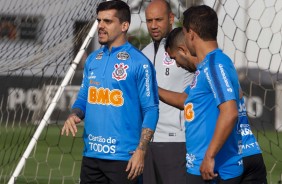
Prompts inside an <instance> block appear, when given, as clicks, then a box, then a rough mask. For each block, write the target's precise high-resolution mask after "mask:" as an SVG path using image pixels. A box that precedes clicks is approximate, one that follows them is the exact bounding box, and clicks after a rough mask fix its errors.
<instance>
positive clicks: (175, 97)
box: [158, 87, 188, 110]
mask: <svg viewBox="0 0 282 184" xmlns="http://www.w3.org/2000/svg"><path fill="white" fill-rule="evenodd" d="M158 91H159V98H160V100H161V101H162V102H164V103H166V104H168V105H171V106H173V107H175V108H178V109H180V110H183V109H184V102H185V100H186V98H187V96H188V95H187V94H186V93H184V92H183V93H178V92H174V91H169V90H166V89H163V88H160V87H159V88H158Z"/></svg>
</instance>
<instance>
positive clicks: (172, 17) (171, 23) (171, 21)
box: [168, 12, 174, 25]
mask: <svg viewBox="0 0 282 184" xmlns="http://www.w3.org/2000/svg"><path fill="white" fill-rule="evenodd" d="M168 18H169V23H170V25H173V23H174V14H173V13H172V12H170V13H169V17H168Z"/></svg>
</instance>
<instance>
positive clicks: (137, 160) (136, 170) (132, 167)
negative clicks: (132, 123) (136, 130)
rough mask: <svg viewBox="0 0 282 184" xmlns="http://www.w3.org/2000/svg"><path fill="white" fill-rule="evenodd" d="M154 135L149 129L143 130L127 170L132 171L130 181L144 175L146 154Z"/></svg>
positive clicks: (129, 176)
mask: <svg viewBox="0 0 282 184" xmlns="http://www.w3.org/2000/svg"><path fill="white" fill-rule="evenodd" d="M153 134H154V131H153V130H151V129H149V128H143V129H142V133H141V138H140V142H139V145H138V147H137V149H136V150H135V152H134V153H133V155H132V157H131V159H130V160H129V162H128V165H127V168H126V171H127V172H128V171H130V172H129V174H128V179H134V178H136V177H137V176H139V175H140V174H142V173H143V169H144V158H145V154H146V151H147V147H148V144H149V142H150V140H151V139H152V137H153Z"/></svg>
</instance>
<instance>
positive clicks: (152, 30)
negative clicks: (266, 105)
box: [145, 3, 174, 41]
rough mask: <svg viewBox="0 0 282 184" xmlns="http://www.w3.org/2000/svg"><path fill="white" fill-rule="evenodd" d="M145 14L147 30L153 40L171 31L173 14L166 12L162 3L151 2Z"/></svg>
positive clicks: (158, 39) (159, 38) (157, 39)
mask: <svg viewBox="0 0 282 184" xmlns="http://www.w3.org/2000/svg"><path fill="white" fill-rule="evenodd" d="M145 15H146V24H147V29H148V32H149V34H150V36H151V38H152V39H153V40H154V41H160V40H161V39H162V38H165V37H166V36H167V35H168V33H169V32H170V31H171V29H172V24H173V21H174V15H173V14H172V13H170V14H168V13H167V8H166V6H165V5H164V3H151V4H150V5H149V6H148V7H147V9H146V12H145Z"/></svg>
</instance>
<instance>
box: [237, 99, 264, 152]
mask: <svg viewBox="0 0 282 184" xmlns="http://www.w3.org/2000/svg"><path fill="white" fill-rule="evenodd" d="M238 113H239V117H238V121H239V125H240V132H241V135H242V154H243V157H247V156H250V155H255V154H259V153H261V149H260V146H259V144H258V142H257V140H256V138H255V136H254V134H253V132H252V130H251V127H250V124H249V120H248V116H247V112H246V105H245V99H244V97H242V98H241V99H240V101H239V109H238Z"/></svg>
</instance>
